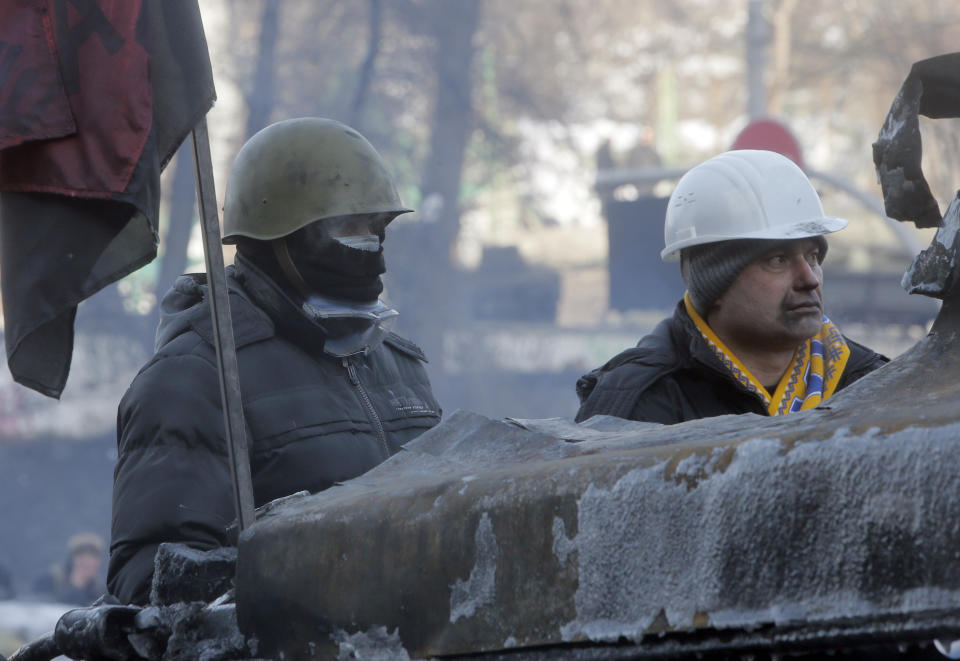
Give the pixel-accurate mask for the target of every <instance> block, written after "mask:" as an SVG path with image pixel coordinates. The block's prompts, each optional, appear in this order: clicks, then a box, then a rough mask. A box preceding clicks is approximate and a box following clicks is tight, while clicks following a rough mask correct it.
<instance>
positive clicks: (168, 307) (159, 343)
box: [154, 273, 210, 351]
mask: <svg viewBox="0 0 960 661" xmlns="http://www.w3.org/2000/svg"><path fill="white" fill-rule="evenodd" d="M206 297H207V276H206V274H205V273H188V274H186V275H181V276H180V277H178V278H177V279H176V280H174V282H173V287H171V288H170V290H169V291H167V293H166V294H164V295H163V299H161V301H160V324H159V325H158V326H157V335H156V338H155V340H154V349H155V350H156V351H159V350H160V349H161V348H162V347H164V346H165V345H167V344H168V343H169V342H170V341H171V340H173V339H174V338H175V337H177V336H179V335H182V334H183V333H185V332H186V331H188V330H190V329H191V328H192V325H193V322H194V320H196V319H198V318H199V316H200V315H202V314H205V315H208V316H209V315H210V306H209V304H208V303H207V302H206Z"/></svg>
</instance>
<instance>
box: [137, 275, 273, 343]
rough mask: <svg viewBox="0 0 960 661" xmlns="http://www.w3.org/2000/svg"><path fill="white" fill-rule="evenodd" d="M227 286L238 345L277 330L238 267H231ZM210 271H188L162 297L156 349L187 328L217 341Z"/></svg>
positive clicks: (266, 335)
mask: <svg viewBox="0 0 960 661" xmlns="http://www.w3.org/2000/svg"><path fill="white" fill-rule="evenodd" d="M227 290H228V291H229V292H230V316H231V318H232V321H233V334H234V339H235V342H236V347H237V348H238V349H239V348H240V347H241V346H244V345H246V344H250V343H251V342H255V341H257V340H262V339H266V338H268V337H271V336H272V335H273V334H274V326H273V323H272V322H271V321H270V318H269V317H268V316H267V315H266V314H265V313H264V312H262V311H261V310H259V309H258V308H257V307H256V306H254V305H253V303H251V302H250V300H249V298H248V297H247V294H246V292H244V290H243V288H242V287H241V286H240V283H239V282H238V281H237V278H236V267H234V266H228V267H227ZM207 291H208V287H207V275H206V274H205V273H188V274H186V275H181V276H180V277H179V278H177V279H176V280H175V281H174V283H173V287H171V288H170V290H169V291H168V292H167V293H166V294H164V296H163V299H161V301H160V323H159V325H158V326H157V335H156V339H155V342H154V346H155V350H156V351H160V349H162V348H163V347H164V346H166V345H167V344H169V343H170V342H172V341H173V340H174V339H176V338H177V337H179V336H180V335H183V334H184V333H186V332H189V331H193V332H195V333H197V334H198V335H199V336H200V337H202V338H203V339H204V340H205V341H206V342H207V343H209V344H213V343H214V330H213V321H212V320H211V318H210V304H209V303H208V302H207Z"/></svg>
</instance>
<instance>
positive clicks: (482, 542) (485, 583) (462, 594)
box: [450, 512, 500, 622]
mask: <svg viewBox="0 0 960 661" xmlns="http://www.w3.org/2000/svg"><path fill="white" fill-rule="evenodd" d="M474 544H475V546H476V549H477V563H476V564H475V565H474V566H473V569H472V570H470V578H468V579H467V580H466V581H464V580H461V579H457V581H456V582H455V583H454V584H453V585H451V586H450V622H456V621H457V620H459V619H460V618H462V617H471V616H472V615H473V614H474V613H476V612H477V609H479V608H482V607H483V606H488V605H490V604H492V603H494V600H495V598H496V583H495V580H494V579H495V577H496V573H497V558H498V556H499V555H500V554H499V550H498V549H497V538H496V536H495V535H494V534H493V524H492V523H490V516H489V515H488V514H487V513H486V512H484V514H483V516H481V517H480V523H479V525H478V526H477V533H476V535H475V536H474Z"/></svg>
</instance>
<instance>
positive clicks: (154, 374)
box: [107, 261, 440, 603]
mask: <svg viewBox="0 0 960 661" xmlns="http://www.w3.org/2000/svg"><path fill="white" fill-rule="evenodd" d="M227 271H228V281H229V290H230V306H231V313H232V317H233V327H234V336H235V338H236V347H237V361H238V364H239V369H240V383H241V389H242V393H243V406H244V413H245V416H246V422H247V441H248V445H249V448H250V465H251V473H252V477H253V488H254V499H255V502H256V504H257V505H258V506H259V505H261V504H263V503H265V502H267V501H269V500H272V499H274V498H278V497H280V496H284V495H288V494H290V493H293V492H296V491H300V490H304V489H306V490H308V491H311V492H316V491H321V490H323V489H326V488H327V487H329V486H331V485H333V484H335V483H337V482H339V481H342V480H347V479H350V478H352V477H356V476H357V475H360V474H361V473H364V472H365V471H367V470H369V469H370V468H372V467H374V466H376V465H377V464H379V463H380V462H382V461H383V460H385V459H386V458H387V457H389V456H390V455H391V454H393V453H395V452H397V451H398V450H399V449H400V447H401V446H402V445H403V444H405V443H407V442H408V441H410V440H411V439H413V438H415V437H416V436H418V435H419V434H421V433H423V432H424V431H426V430H427V429H429V428H431V427H433V426H434V425H436V424H437V423H438V422H439V421H440V407H439V406H438V404H437V402H436V400H435V399H434V396H433V393H432V391H431V388H430V383H429V380H428V378H427V374H426V370H425V369H424V367H423V362H424V361H425V360H426V359H425V358H424V356H423V353H422V352H421V351H420V349H419V348H417V347H416V346H415V345H413V344H411V343H410V342H408V341H406V340H404V339H402V338H400V337H399V336H397V335H393V334H391V335H390V336H388V337H387V339H386V340H385V342H384V343H383V344H382V345H381V346H380V347H378V348H377V349H376V350H374V351H373V352H371V353H370V354H369V355H367V356H365V357H363V356H358V357H351V358H350V359H340V358H333V357H331V356H329V355H327V354H325V353H323V338H322V335H321V334H320V332H319V329H318V327H317V326H315V325H314V324H313V323H312V322H310V321H309V320H308V319H307V318H306V317H304V316H303V315H302V314H300V313H299V312H298V311H297V310H296V308H295V307H294V306H293V302H292V301H290V299H287V298H285V297H283V296H278V295H277V291H278V290H277V288H276V286H275V285H273V284H272V283H270V282H269V281H268V280H266V278H265V276H263V275H262V274H260V273H259V272H257V271H255V270H254V269H251V268H250V267H249V266H246V265H244V263H243V262H242V261H241V262H239V263H238V266H236V267H230V268H228V269H227ZM206 289H207V288H206V285H205V277H204V276H198V275H191V276H181V277H180V278H178V279H177V281H176V283H175V284H174V287H173V289H172V290H171V291H170V292H169V293H168V294H167V295H166V296H165V297H164V299H163V303H162V308H161V322H160V326H159V328H158V331H157V347H158V348H157V353H156V355H155V356H154V357H153V358H152V359H151V360H150V361H149V362H148V363H147V364H146V365H145V366H144V367H143V369H141V370H140V372H139V374H138V375H137V376H136V378H135V379H134V380H133V383H132V384H131V385H130V388H129V389H128V390H127V392H126V394H125V395H124V396H123V399H122V400H121V402H120V407H119V411H118V416H117V442H118V449H119V456H118V459H117V465H116V469H115V472H114V488H113V522H112V531H111V533H112V534H111V537H112V539H111V543H110V567H109V572H108V578H107V583H108V588H109V591H110V593H111V594H113V595H115V596H116V597H118V598H119V599H120V600H121V601H122V602H124V603H145V602H146V601H147V600H148V597H149V590H150V581H151V577H152V573H153V557H154V554H155V552H156V549H157V546H158V545H159V544H160V543H161V542H185V543H188V544H190V545H191V546H193V547H196V548H199V549H211V548H215V547H217V546H222V545H225V544H227V543H228V539H227V535H226V529H227V527H228V525H229V524H230V523H231V522H232V521H233V520H234V518H235V513H234V506H233V500H232V497H231V479H230V471H229V465H228V463H227V453H226V441H225V437H224V426H223V412H222V408H221V403H220V385H219V376H218V372H217V367H216V364H217V363H216V354H215V350H214V345H213V330H212V323H211V320H210V312H209V304H208V303H207V301H206V299H205V295H206Z"/></svg>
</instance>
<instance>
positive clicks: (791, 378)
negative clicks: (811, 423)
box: [683, 293, 850, 415]
mask: <svg viewBox="0 0 960 661" xmlns="http://www.w3.org/2000/svg"><path fill="white" fill-rule="evenodd" d="M683 303H684V305H685V306H686V308H687V314H688V315H690V318H691V319H693V323H695V324H696V325H697V329H698V330H699V331H700V334H701V335H703V339H705V340H706V341H707V344H708V345H709V346H710V348H711V349H713V352H714V353H715V354H716V356H717V358H719V359H720V362H722V363H723V365H724V367H726V368H727V369H728V370H730V373H731V374H732V375H733V377H734V378H735V379H736V380H737V381H739V382H740V383H742V384H743V385H744V386H745V387H746V389H747V390H749V391H750V392H752V393H754V394H755V395H757V396H758V397H759V398H760V399H761V400H763V404H764V406H766V407H767V413H769V414H770V415H786V414H787V413H793V412H794V411H801V410H804V409H812V408H814V407H815V406H817V405H819V404H820V402H822V401H823V400H825V399H827V398H828V397H830V395H832V394H833V393H834V391H835V390H836V389H837V383H839V381H840V377H841V376H842V375H843V370H844V368H845V367H846V366H847V359H848V358H849V357H850V348H849V347H848V346H847V343H846V341H844V339H843V335H841V334H840V330H839V329H838V328H837V327H836V326H834V325H833V323H832V322H831V321H830V320H829V319H827V317H826V316H824V317H823V326H822V327H821V328H820V332H819V333H817V334H816V335H814V336H813V337H812V338H810V339H809V340H807V341H806V342H804V343H803V344H801V345H800V346H799V347H797V351H796V353H795V354H794V355H793V364H792V365H791V367H790V369H788V370H787V371H786V372H784V374H783V377H781V379H780V383H779V384H777V388H776V390H774V392H773V395H771V394H770V393H769V391H767V389H766V388H765V387H764V386H763V385H762V384H761V383H760V382H758V381H757V380H756V379H755V378H754V377H753V375H752V374H750V371H749V370H747V368H746V367H744V366H743V363H741V362H740V361H739V360H738V359H737V357H736V356H735V355H734V354H733V352H732V351H730V350H729V349H728V348H727V347H726V346H724V344H723V342H721V341H720V338H719V337H717V335H716V333H714V332H713V330H712V329H711V328H710V326H708V325H707V322H706V321H704V320H703V319H702V318H701V317H700V315H699V314H697V311H696V310H695V309H694V307H693V303H691V302H690V294H689V293H687V294H684V296H683Z"/></svg>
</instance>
